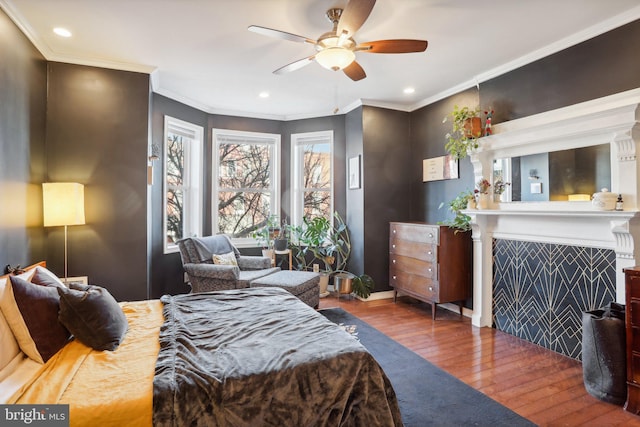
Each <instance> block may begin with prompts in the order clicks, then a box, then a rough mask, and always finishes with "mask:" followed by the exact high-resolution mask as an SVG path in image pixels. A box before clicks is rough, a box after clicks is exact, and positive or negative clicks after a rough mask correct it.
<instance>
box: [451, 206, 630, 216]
mask: <svg viewBox="0 0 640 427" xmlns="http://www.w3.org/2000/svg"><path fill="white" fill-rule="evenodd" d="M552 203H553V202H552ZM461 212H462V213H464V214H466V215H469V216H472V215H487V216H496V215H500V216H531V215H535V216H570V217H594V218H611V219H631V218H633V217H635V216H637V215H640V211H599V210H598V211H596V210H573V209H561V208H557V207H556V208H553V209H545V210H542V209H536V208H527V207H522V208H520V207H518V208H514V209H469V210H463V211H461Z"/></svg>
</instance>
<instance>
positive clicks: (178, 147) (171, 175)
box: [167, 133, 184, 186]
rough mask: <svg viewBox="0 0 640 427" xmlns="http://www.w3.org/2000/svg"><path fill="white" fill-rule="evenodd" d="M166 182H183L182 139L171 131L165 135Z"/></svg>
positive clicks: (175, 183) (170, 183)
mask: <svg viewBox="0 0 640 427" xmlns="http://www.w3.org/2000/svg"><path fill="white" fill-rule="evenodd" d="M167 184H168V185H174V186H175V185H183V184H184V141H183V138H182V136H180V135H176V134H173V133H169V134H168V135H167Z"/></svg>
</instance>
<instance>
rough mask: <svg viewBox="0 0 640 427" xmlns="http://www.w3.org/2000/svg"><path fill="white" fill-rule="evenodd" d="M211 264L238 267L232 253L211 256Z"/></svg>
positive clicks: (234, 255)
mask: <svg viewBox="0 0 640 427" xmlns="http://www.w3.org/2000/svg"><path fill="white" fill-rule="evenodd" d="M213 263H214V264H219V265H236V266H237V265H238V260H237V259H236V254H235V253H233V252H229V253H226V254H220V255H216V254H213Z"/></svg>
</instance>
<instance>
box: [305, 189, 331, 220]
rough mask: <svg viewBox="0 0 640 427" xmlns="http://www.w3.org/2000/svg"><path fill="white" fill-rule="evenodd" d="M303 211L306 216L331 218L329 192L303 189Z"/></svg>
mask: <svg viewBox="0 0 640 427" xmlns="http://www.w3.org/2000/svg"><path fill="white" fill-rule="evenodd" d="M303 213H304V216H305V217H306V218H309V219H311V218H314V217H317V216H321V217H325V218H328V219H330V218H331V192H329V191H305V192H304V207H303Z"/></svg>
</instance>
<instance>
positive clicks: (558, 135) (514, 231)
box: [465, 89, 640, 357]
mask: <svg viewBox="0 0 640 427" xmlns="http://www.w3.org/2000/svg"><path fill="white" fill-rule="evenodd" d="M639 106H640V89H634V90H630V91H626V92H622V93H618V94H615V95H611V96H607V97H604V98H599V99H595V100H592V101H587V102H583V103H580V104H575V105H572V106H569V107H564V108H560V109H557V110H552V111H548V112H545V113H541V114H536V115H533V116H529V117H525V118H522V119H517V120H513V121H510V122H505V123H501V124H497V125H494V126H493V132H494V134H493V135H491V136H488V137H484V138H481V139H480V140H479V143H480V146H479V148H478V149H477V150H476V151H475V152H474V153H472V155H471V163H472V165H473V170H474V175H475V181H478V180H479V179H481V178H483V177H485V178H490V177H491V176H492V167H493V161H494V160H495V159H502V158H508V157H517V156H526V155H531V154H538V153H547V152H551V151H558V150H566V149H571V148H578V147H587V146H593V145H598V144H610V156H611V189H610V190H611V191H613V192H615V193H616V194H618V193H619V194H622V196H623V199H624V210H623V211H608V210H607V211H603V210H597V209H596V208H595V207H593V206H592V204H591V202H590V201H571V202H570V201H549V202H510V203H495V202H493V203H492V204H491V205H490V206H489V209H485V210H475V209H474V210H471V209H470V210H466V211H465V213H466V214H467V215H469V216H471V225H472V238H473V250H474V255H473V257H474V269H473V314H472V323H473V324H474V325H475V326H496V327H500V328H505V326H504V325H509V326H507V327H506V328H507V329H509V328H514V330H517V329H518V327H519V325H518V319H523V318H524V317H526V316H530V315H531V313H532V309H531V307H532V306H536V307H538V310H537V311H538V313H539V314H538V316H539V318H537V319H533V320H531V322H532V323H533V324H535V326H534V327H533V328H532V329H531V330H529V331H525V332H524V333H523V335H525V336H523V338H527V339H530V340H532V341H534V342H538V343H541V344H542V345H545V344H544V342H545V341H547V342H553V341H554V339H555V337H556V336H557V334H558V331H561V332H564V333H565V334H566V336H567V337H568V338H567V339H568V341H567V342H560V343H558V342H557V340H556V344H554V345H556V346H557V347H558V348H561V347H566V348H568V349H571V350H568V351H560V352H562V353H564V354H568V355H570V356H571V357H576V354H579V350H578V353H576V350H575V347H576V346H575V343H572V342H571V340H575V337H574V338H571V335H575V333H576V332H579V331H575V330H574V329H575V328H576V327H577V325H578V324H579V322H580V320H579V319H580V318H581V311H584V310H591V309H594V308H597V307H598V306H600V304H602V303H606V302H607V301H604V300H603V299H607V298H615V300H616V301H617V302H620V303H624V299H625V293H624V273H623V269H624V268H626V267H631V266H634V265H636V264H637V263H638V261H639V260H640V258H639V256H640V253H639V252H638V245H639V244H640V215H639V213H638V204H639V202H638V194H639V191H640V169H639V166H640V165H639V164H638V157H637V156H638V153H639V152H640V150H639V149H638V148H639V147H638V146H639V144H640V126H639V125H638V121H639V120H640V109H639ZM517 248H520V249H522V251H520V252H518V250H517ZM497 249H498V251H497V252H496V250H497ZM504 250H506V251H507V252H509V250H510V251H512V254H511V255H509V256H508V258H509V259H511V261H514V260H518V262H520V263H521V264H520V265H516V266H514V265H513V263H511V265H510V266H507V265H506V264H508V263H506V262H505V260H506V259H507V258H505V257H504V256H502V257H501V256H500V251H504ZM513 251H515V252H513ZM545 251H546V252H545ZM542 253H547V255H546V258H545V256H543V255H541V254H542ZM513 254H519V255H518V257H515V258H514V255H513ZM560 254H563V255H560ZM571 254H573V255H571ZM576 254H582V255H583V256H585V257H586V258H585V259H586V260H587V261H584V262H581V264H582V265H584V269H583V270H581V273H580V277H582V279H584V277H587V276H589V275H591V276H593V277H594V278H596V277H609V279H604V282H607V281H608V282H610V283H609V284H608V285H607V286H608V290H606V289H604V288H603V287H602V286H600V287H599V288H598V287H597V286H595V287H594V286H593V284H594V283H595V282H594V280H596V279H592V280H584V285H583V286H582V287H584V288H585V289H582V287H579V289H577V290H576V291H577V292H578V294H580V295H582V294H584V297H582V296H580V297H579V298H575V297H570V296H567V295H563V294H566V293H567V292H568V289H569V287H571V286H568V285H571V283H570V282H571V281H572V280H577V279H575V278H565V279H562V280H560V281H555V282H554V280H556V279H557V278H558V277H561V276H562V275H561V274H546V275H545V274H543V273H544V272H545V271H547V272H548V271H556V272H557V271H569V270H571V269H570V268H569V267H568V266H567V264H568V263H570V261H569V260H570V259H572V257H573V256H574V255H576ZM589 257H593V258H592V259H591V260H589ZM543 258H544V259H546V260H547V261H548V262H547V263H544V262H537V263H534V264H536V265H537V267H536V268H538V269H539V271H534V270H531V269H530V268H529V267H526V268H525V264H526V263H529V264H531V263H532V260H533V259H538V260H541V259H543ZM563 259H564V261H563ZM514 262H515V261H514ZM587 264H588V265H587ZM605 267H606V269H607V270H606V271H605V270H602V269H604V268H605ZM509 268H510V269H509ZM523 269H524V270H523ZM549 269H551V270H549ZM518 271H520V272H521V271H530V273H528V275H529V276H531V277H538V278H537V279H532V284H533V285H532V286H533V287H538V288H539V290H540V289H541V291H540V292H542V293H543V294H545V293H549V292H551V293H553V295H556V297H557V298H556V302H558V301H560V302H559V304H560V308H557V307H551V306H549V307H545V306H544V305H545V304H548V303H549V301H550V300H551V299H550V298H546V297H541V298H538V300H537V302H535V304H534V303H533V302H532V300H527V298H533V297H532V296H531V295H529V296H527V295H526V293H523V292H521V291H522V289H520V288H519V287H520V286H524V285H523V283H521V282H522V280H521V279H520V278H519V277H521V276H518V275H517V274H516V275H514V272H518ZM571 271H573V270H571ZM598 275H600V276H598ZM602 275H604V276H602ZM505 276H512V277H509V278H507V279H505ZM566 276H567V275H566V274H565V277H566ZM554 277H555V278H556V279H554ZM582 279H580V280H582ZM505 280H507V281H509V280H510V281H511V283H509V284H507V282H505ZM604 282H603V283H604ZM509 289H510V290H509ZM595 289H597V290H595ZM496 292H497V293H496ZM509 294H511V296H509ZM516 294H517V295H516ZM514 295H515V296H514ZM564 296H567V297H568V298H569V299H571V298H573V300H572V302H571V303H566V302H562V300H563V297H564ZM505 298H512V300H511V301H509V300H506V299H505ZM576 300H579V301H581V302H576ZM496 301H498V302H500V304H499V305H498V309H497V310H496V313H494V306H495V303H496ZM505 301H506V302H505ZM549 304H550V303H549ZM592 305H596V307H594V306H592ZM518 306H520V307H522V308H521V309H520V312H517V313H516V311H517V307H518ZM504 307H507V309H506V310H505V309H504ZM514 307H515V308H514ZM553 310H556V312H557V311H558V310H560V311H563V313H562V315H561V316H558V317H557V318H555V321H554V320H553V319H554V317H553V316H552V315H550V313H552V312H553ZM567 310H569V311H570V313H567ZM505 311H513V312H514V313H515V314H514V315H513V316H514V318H515V319H516V320H515V321H514V320H512V319H510V318H506V317H504V313H505ZM533 311H536V310H533ZM523 316H524V317H523ZM567 319H569V320H567ZM561 323H564V324H565V327H563V326H561ZM567 324H572V326H571V327H566V325H567ZM540 325H548V327H549V328H550V330H549V331H542V332H538V331H537V329H536V328H538V327H539V326H540ZM531 331H533V333H532V332H531ZM536 334H537V335H538V336H543V338H542V339H540V340H538V341H536V340H535V339H531V337H530V336H531V335H536ZM516 335H518V334H516ZM527 335H528V336H527ZM561 335H562V334H561ZM545 346H547V345H545ZM547 347H553V345H551V346H547Z"/></svg>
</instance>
